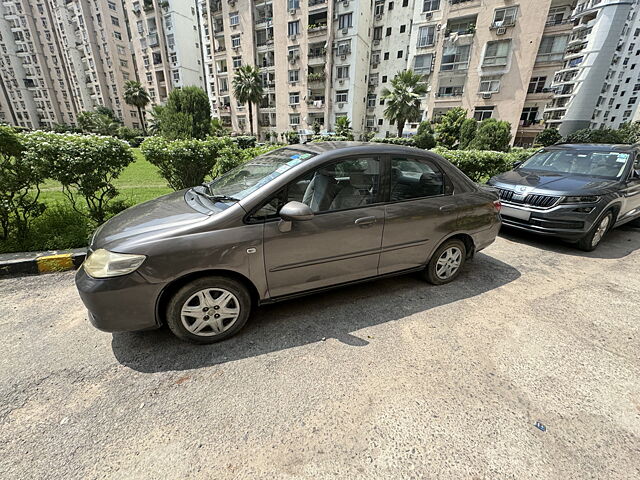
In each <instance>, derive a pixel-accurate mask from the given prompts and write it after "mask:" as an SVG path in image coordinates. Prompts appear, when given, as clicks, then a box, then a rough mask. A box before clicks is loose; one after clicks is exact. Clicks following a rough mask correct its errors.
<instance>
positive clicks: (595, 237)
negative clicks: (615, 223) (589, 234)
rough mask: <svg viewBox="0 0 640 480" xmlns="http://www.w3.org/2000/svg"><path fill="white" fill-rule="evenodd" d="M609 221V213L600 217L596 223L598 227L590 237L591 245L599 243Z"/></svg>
mask: <svg viewBox="0 0 640 480" xmlns="http://www.w3.org/2000/svg"><path fill="white" fill-rule="evenodd" d="M610 222H611V216H610V215H607V216H605V217H604V218H603V219H602V221H601V222H600V224H599V225H598V228H597V229H596V231H595V233H594V234H593V238H592V239H591V246H592V247H595V246H596V245H598V244H599V243H600V240H602V237H604V234H605V233H607V230H608V229H609V223H610Z"/></svg>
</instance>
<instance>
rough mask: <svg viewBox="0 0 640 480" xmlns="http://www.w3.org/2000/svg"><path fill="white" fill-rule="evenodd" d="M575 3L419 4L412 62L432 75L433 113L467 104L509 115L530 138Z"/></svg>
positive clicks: (518, 139)
mask: <svg viewBox="0 0 640 480" xmlns="http://www.w3.org/2000/svg"><path fill="white" fill-rule="evenodd" d="M571 7H572V0H538V1H536V2H520V3H517V2H514V1H510V0H506V1H505V0H484V1H479V0H448V1H446V0H424V1H421V2H419V4H416V8H414V15H413V29H412V35H411V40H410V43H409V57H410V58H409V67H410V68H412V69H414V70H415V71H418V72H421V73H423V74H424V75H425V78H426V79H427V81H428V82H429V85H430V95H429V96H428V97H427V98H426V99H425V101H424V111H425V112H426V114H425V115H426V117H427V118H431V119H433V118H437V117H438V116H439V115H441V114H442V113H444V112H446V111H447V110H449V109H451V108H453V107H462V108H464V109H466V110H467V111H468V112H469V113H470V115H472V116H473V117H475V118H476V119H477V120H484V119H486V118H496V119H499V120H505V121H508V122H509V123H510V124H511V125H512V135H513V138H514V142H515V144H516V145H530V144H531V143H532V142H533V139H534V138H535V136H536V135H537V133H538V132H539V131H540V130H542V128H543V125H542V112H543V109H544V105H545V104H546V103H547V102H548V101H549V100H550V99H551V98H552V95H551V94H550V93H549V92H550V90H549V87H550V85H551V83H552V79H553V74H554V72H555V70H557V69H558V68H560V67H561V66H562V58H563V53H564V48H565V45H566V43H567V39H568V32H569V31H570V30H571V25H570V23H569V22H568V20H569V16H570V12H571ZM385 122H386V120H383V121H382V125H385Z"/></svg>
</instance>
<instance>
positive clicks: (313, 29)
mask: <svg viewBox="0 0 640 480" xmlns="http://www.w3.org/2000/svg"><path fill="white" fill-rule="evenodd" d="M307 31H308V32H309V36H316V35H321V34H323V33H327V25H326V24H324V25H323V24H317V25H316V24H310V25H309V27H307Z"/></svg>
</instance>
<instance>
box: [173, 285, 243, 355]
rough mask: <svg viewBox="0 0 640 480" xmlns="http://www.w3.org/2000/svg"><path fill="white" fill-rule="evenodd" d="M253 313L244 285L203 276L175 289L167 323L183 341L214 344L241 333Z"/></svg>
mask: <svg viewBox="0 0 640 480" xmlns="http://www.w3.org/2000/svg"><path fill="white" fill-rule="evenodd" d="M250 312H251V295H249V292H248V291H247V289H246V288H245V287H244V285H242V284H241V283H240V282H237V281H235V280H232V279H230V278H227V277H204V278H198V279H196V280H194V281H192V282H190V283H188V284H187V285H185V286H184V287H182V288H181V289H180V290H178V291H177V292H176V294H175V295H174V296H173V298H172V299H171V301H170V302H169V305H168V307H167V325H168V326H169V328H170V329H171V331H172V332H173V333H174V335H176V336H177V337H178V338H181V339H182V340H187V341H189V342H194V343H215V342H219V341H221V340H224V339H226V338H229V337H231V336H233V335H235V334H236V333H238V331H240V329H241V328H242V327H243V326H244V324H245V323H247V320H248V318H249V313H250Z"/></svg>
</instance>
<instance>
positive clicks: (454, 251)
mask: <svg viewBox="0 0 640 480" xmlns="http://www.w3.org/2000/svg"><path fill="white" fill-rule="evenodd" d="M447 255H448V258H449V260H447ZM466 259H467V247H465V245H464V242H462V241H461V240H458V239H455V238H453V239H450V240H447V241H445V242H444V243H443V244H442V245H440V246H439V247H438V249H437V250H436V251H435V252H434V254H433V255H432V256H431V259H430V260H429V263H428V264H427V268H426V269H425V271H424V277H425V279H426V280H427V281H428V282H429V283H432V284H433V285H444V284H445V283H449V282H453V281H454V280H455V279H456V278H457V277H458V275H460V272H461V271H462V268H463V267H464V264H465V262H466ZM443 262H445V265H446V262H449V263H448V264H449V266H450V267H451V266H454V265H455V264H456V263H457V265H456V266H455V269H453V270H451V268H448V269H447V268H446V267H445V268H444V270H443V265H442V263H443ZM451 262H453V263H451ZM438 263H440V264H441V265H438Z"/></svg>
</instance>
